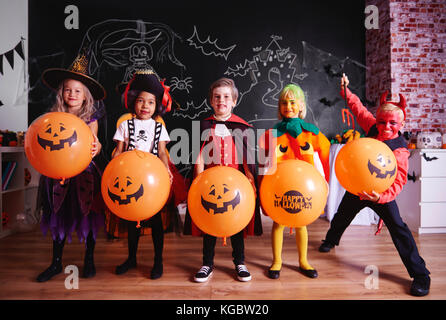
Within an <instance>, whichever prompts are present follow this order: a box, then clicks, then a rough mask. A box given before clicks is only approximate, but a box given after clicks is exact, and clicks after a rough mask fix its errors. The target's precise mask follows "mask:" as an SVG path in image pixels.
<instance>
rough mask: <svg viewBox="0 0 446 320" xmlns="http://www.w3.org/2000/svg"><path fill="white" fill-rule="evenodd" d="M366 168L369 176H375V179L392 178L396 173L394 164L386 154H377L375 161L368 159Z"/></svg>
mask: <svg viewBox="0 0 446 320" xmlns="http://www.w3.org/2000/svg"><path fill="white" fill-rule="evenodd" d="M367 167H368V169H369V172H370V174H371V175H375V177H376V178H377V179H386V178H388V177H393V176H394V175H395V173H396V163H395V162H394V161H392V157H390V156H389V155H386V154H381V153H378V155H377V156H376V160H375V161H373V159H372V160H371V159H369V161H368V163H367Z"/></svg>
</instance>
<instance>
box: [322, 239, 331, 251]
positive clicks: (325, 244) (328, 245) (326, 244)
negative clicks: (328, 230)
mask: <svg viewBox="0 0 446 320" xmlns="http://www.w3.org/2000/svg"><path fill="white" fill-rule="evenodd" d="M333 248H334V245H333V244H331V243H330V242H327V241H326V240H322V244H321V246H320V247H319V252H330V250H331V249H333Z"/></svg>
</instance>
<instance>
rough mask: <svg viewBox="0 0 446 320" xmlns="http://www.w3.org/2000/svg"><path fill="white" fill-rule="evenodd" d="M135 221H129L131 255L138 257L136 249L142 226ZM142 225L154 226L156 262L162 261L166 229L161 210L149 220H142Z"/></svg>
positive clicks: (153, 237)
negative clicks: (138, 226)
mask: <svg viewBox="0 0 446 320" xmlns="http://www.w3.org/2000/svg"><path fill="white" fill-rule="evenodd" d="M136 225H137V223H136V222H135V221H127V230H128V242H129V257H134V258H136V251H137V250H138V241H139V236H140V235H141V228H137V227H136ZM141 226H144V227H151V228H152V240H153V248H154V251H155V255H154V261H155V263H162V261H163V247H164V229H163V221H162V220H161V212H158V213H157V214H156V215H154V216H153V217H152V218H150V219H149V220H147V221H142V222H141Z"/></svg>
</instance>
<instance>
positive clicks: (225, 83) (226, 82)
mask: <svg viewBox="0 0 446 320" xmlns="http://www.w3.org/2000/svg"><path fill="white" fill-rule="evenodd" d="M218 87H229V88H230V89H231V92H232V100H234V101H237V99H238V90H237V87H236V86H235V83H234V80H232V79H229V78H220V79H218V80H217V81H215V82H214V83H212V84H211V87H210V88H209V100H210V101H212V94H213V93H214V89H215V88H218Z"/></svg>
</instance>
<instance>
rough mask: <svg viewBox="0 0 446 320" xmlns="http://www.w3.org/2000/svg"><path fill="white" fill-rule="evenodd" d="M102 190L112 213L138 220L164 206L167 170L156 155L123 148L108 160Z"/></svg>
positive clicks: (167, 180)
mask: <svg viewBox="0 0 446 320" xmlns="http://www.w3.org/2000/svg"><path fill="white" fill-rule="evenodd" d="M101 192H102V197H103V199H104V201H105V203H106V205H107V207H108V208H109V209H110V211H111V212H113V213H114V214H116V215H117V216H118V217H120V218H122V219H125V220H129V221H138V222H139V221H141V220H145V219H148V218H150V217H152V216H153V215H155V214H156V213H157V212H158V211H160V210H161V209H162V208H163V206H164V204H165V203H166V201H167V199H168V197H169V193H170V180H169V173H168V171H167V169H166V167H165V165H164V164H163V162H162V161H161V160H160V159H159V158H158V157H156V156H155V155H153V154H151V153H148V152H143V151H140V150H133V151H126V152H124V153H121V154H120V155H119V156H117V157H115V158H113V159H112V160H111V161H110V162H109V163H108V165H107V167H106V168H105V170H104V173H103V175H102V181H101Z"/></svg>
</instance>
